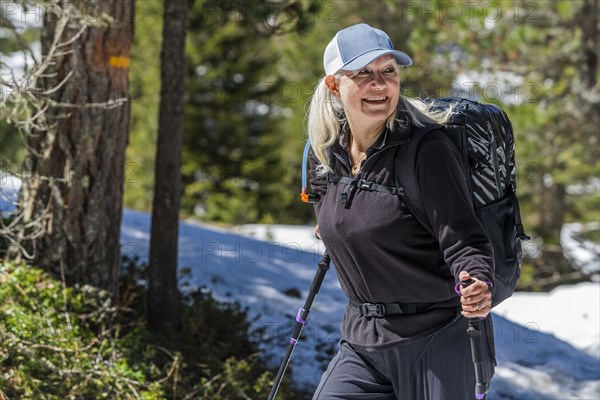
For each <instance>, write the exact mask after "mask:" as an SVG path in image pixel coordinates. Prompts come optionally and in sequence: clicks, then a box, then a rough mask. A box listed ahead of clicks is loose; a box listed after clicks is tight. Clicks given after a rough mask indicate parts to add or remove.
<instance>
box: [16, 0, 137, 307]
mask: <svg viewBox="0 0 600 400" xmlns="http://www.w3.org/2000/svg"><path fill="white" fill-rule="evenodd" d="M58 5H59V6H60V7H63V10H66V11H63V12H68V13H73V15H75V11H74V10H75V9H76V8H77V7H79V8H80V9H79V10H77V12H79V13H81V14H83V16H82V17H81V19H80V18H79V17H77V18H72V19H71V20H70V21H69V24H68V25H67V27H66V29H65V30H64V31H63V35H62V37H61V38H60V41H61V42H63V43H67V42H68V41H69V40H70V39H72V38H74V37H75V36H76V34H77V32H79V30H80V28H81V25H80V24H79V21H85V23H86V24H87V25H88V28H87V29H85V30H83V32H82V34H81V35H80V36H79V37H78V38H77V39H76V40H74V41H73V42H72V43H67V44H66V45H65V46H64V47H61V48H60V49H59V53H62V55H59V56H57V57H56V59H55V61H56V63H55V64H54V65H53V66H52V67H51V69H50V72H53V73H54V75H49V74H47V75H46V76H45V77H43V78H42V79H41V80H40V81H39V84H38V87H39V88H40V89H45V90H49V89H51V88H54V87H56V86H57V85H58V84H59V83H60V82H62V81H63V80H64V79H65V78H67V77H68V75H69V74H72V75H71V76H70V78H69V79H68V80H67V81H66V84H64V85H63V86H62V87H61V88H60V89H59V90H57V91H54V92H52V93H49V94H45V95H46V96H49V97H50V98H51V99H52V100H53V101H55V102H56V103H53V104H51V106H50V107H49V108H48V110H47V112H46V114H45V118H46V120H47V122H48V124H49V125H50V129H48V130H45V131H38V132H34V134H33V135H31V137H29V138H28V149H27V150H28V152H27V161H26V166H27V168H28V171H27V172H28V174H26V176H25V179H24V182H23V188H22V193H21V196H22V203H21V204H22V205H21V207H22V211H23V215H24V222H25V223H30V226H29V227H27V229H25V230H24V231H23V232H24V235H23V236H26V235H27V234H31V232H32V231H37V232H38V233H39V234H40V235H39V236H38V237H37V238H34V239H33V240H30V241H28V242H26V243H23V245H24V248H25V249H27V251H28V252H29V253H30V255H31V258H33V260H32V261H33V263H34V264H36V265H37V266H40V267H43V268H45V269H47V270H48V271H50V272H53V273H56V274H59V275H63V276H64V277H65V280H66V282H67V283H68V284H72V283H80V284H91V285H93V286H97V287H100V288H102V289H105V290H107V291H108V292H110V294H111V295H112V296H113V299H115V300H116V299H117V298H118V278H119V268H120V244H119V235H120V226H121V214H122V198H123V183H124V167H125V147H126V146H127V142H128V134H129V116H130V103H129V90H128V89H129V56H130V53H131V45H132V41H133V35H134V12H135V0H93V1H92V0H88V1H87V2H85V3H82V2H79V3H76V4H73V3H71V2H66V1H60V2H58ZM56 9H58V8H57V7H54V6H53V7H48V8H44V10H45V14H44V24H43V29H42V54H48V49H49V48H50V47H51V46H52V43H53V41H54V35H55V30H56V28H57V21H58V18H57V16H56V15H55V14H53V13H52V10H56ZM31 223H33V227H32V226H31Z"/></svg>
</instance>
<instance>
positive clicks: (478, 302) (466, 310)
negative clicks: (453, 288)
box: [459, 271, 492, 318]
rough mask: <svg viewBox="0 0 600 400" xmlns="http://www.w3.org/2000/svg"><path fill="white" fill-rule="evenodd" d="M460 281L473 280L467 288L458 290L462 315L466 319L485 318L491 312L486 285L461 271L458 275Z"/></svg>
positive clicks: (490, 296)
mask: <svg viewBox="0 0 600 400" xmlns="http://www.w3.org/2000/svg"><path fill="white" fill-rule="evenodd" d="M459 278H460V281H461V282H463V281H467V280H469V279H471V280H473V283H472V284H470V285H469V286H467V287H461V288H460V293H461V297H460V303H461V306H462V315H464V316H465V317H467V318H476V317H479V318H485V317H487V315H488V314H489V313H490V311H491V310H492V292H491V291H490V288H489V287H488V285H487V283H485V282H483V281H481V280H479V279H477V278H472V277H471V275H469V273H468V272H465V271H462V272H461V273H460V275H459Z"/></svg>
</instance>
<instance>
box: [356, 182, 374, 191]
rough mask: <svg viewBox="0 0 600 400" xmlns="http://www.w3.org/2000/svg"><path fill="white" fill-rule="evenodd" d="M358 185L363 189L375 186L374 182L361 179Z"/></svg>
mask: <svg viewBox="0 0 600 400" xmlns="http://www.w3.org/2000/svg"><path fill="white" fill-rule="evenodd" d="M358 187H359V188H360V189H362V190H371V189H372V188H373V182H371V181H366V180H364V179H361V180H359V181H358Z"/></svg>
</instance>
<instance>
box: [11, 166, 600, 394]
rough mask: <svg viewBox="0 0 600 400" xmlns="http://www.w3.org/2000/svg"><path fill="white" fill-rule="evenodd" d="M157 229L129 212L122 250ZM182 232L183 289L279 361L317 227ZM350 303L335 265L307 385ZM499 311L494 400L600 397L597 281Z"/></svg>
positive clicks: (312, 262)
mask: <svg viewBox="0 0 600 400" xmlns="http://www.w3.org/2000/svg"><path fill="white" fill-rule="evenodd" d="M0 177H1V178H2V179H1V180H0V182H1V183H2V186H3V193H4V195H6V194H8V195H9V196H13V199H14V198H15V196H16V194H17V193H18V190H19V184H18V183H19V182H18V180H17V179H16V178H13V177H9V176H7V175H6V174H4V175H0ZM0 201H1V202H0V209H1V210H2V211H4V212H6V211H9V212H10V211H11V210H12V208H11V204H12V200H11V201H6V200H4V199H2V200H0ZM149 232H150V216H149V215H148V214H146V213H142V212H138V211H133V210H124V213H123V221H122V229H121V248H122V251H123V253H124V254H127V255H129V256H134V255H137V256H139V258H140V260H141V261H146V260H147V254H148V245H149ZM179 235H180V237H179V269H180V286H181V289H182V291H187V290H190V289H192V288H198V287H204V290H210V291H212V293H213V295H214V297H215V298H217V299H218V300H221V301H225V302H235V301H237V302H239V303H240V304H241V305H242V306H243V307H248V310H249V316H250V317H251V320H252V327H253V328H255V331H254V333H253V337H254V338H256V339H257V340H258V341H259V342H260V343H261V348H262V350H263V352H264V354H265V356H267V357H268V358H269V359H270V363H271V365H272V366H273V368H277V367H278V366H279V364H280V362H281V358H282V357H283V355H284V354H285V350H286V349H287V346H288V342H289V337H290V334H291V331H292V329H293V327H294V324H295V315H296V312H297V310H298V308H299V307H301V306H302V305H303V304H304V300H305V299H306V296H307V293H308V289H309V288H310V285H311V282H312V279H313V276H314V274H315V272H316V268H317V263H318V261H319V260H320V257H321V255H322V252H323V250H324V247H323V245H322V243H321V242H320V241H318V240H317V239H316V238H315V237H314V233H313V227H311V226H277V225H270V226H264V225H246V226H241V227H237V228H235V229H232V230H227V229H222V228H216V227H213V226H209V225H206V224H199V223H192V222H185V221H182V222H181V223H180V233H179ZM588 247H589V246H588ZM573 254H574V256H573V257H577V254H578V253H577V251H574V252H573ZM594 261H595V260H593V259H592V260H591V262H594ZM581 262H583V261H581ZM290 289H296V290H298V291H300V293H301V295H300V297H299V298H298V297H293V296H290V295H286V294H285V292H288V291H289V290H290ZM288 293H289V294H293V291H289V292H288ZM345 306H346V300H345V297H344V295H343V294H342V292H341V289H340V285H339V283H338V281H337V277H336V275H335V271H334V270H333V267H332V268H331V269H330V271H329V272H328V273H327V275H326V277H325V280H324V282H323V285H322V287H321V290H320V293H319V294H318V295H317V296H316V299H315V301H314V303H313V306H312V309H311V313H310V316H309V319H308V322H307V324H306V325H305V327H304V330H303V332H302V336H301V338H300V342H299V343H298V345H297V346H296V349H295V351H294V353H293V356H292V360H291V363H290V367H289V370H288V373H291V374H292V376H293V379H294V381H295V382H296V384H297V385H299V386H300V387H306V388H308V389H311V388H314V387H315V386H316V385H317V383H318V381H319V379H320V375H321V374H322V372H323V370H324V369H325V368H326V366H327V363H328V361H329V359H330V358H331V356H332V354H333V353H334V352H335V351H336V349H337V342H338V340H339V338H340V322H341V318H342V314H343V311H344V308H345ZM493 314H494V315H493V320H494V337H495V340H496V352H497V360H498V367H497V369H496V376H495V377H494V379H493V380H492V387H491V391H490V395H489V399H490V400H492V399H519V400H520V399H556V400H559V399H560V400H563V399H600V286H599V284H598V283H596V282H593V283H589V282H586V283H580V284H576V285H570V286H561V287H558V288H556V289H554V290H552V291H551V292H550V293H515V295H514V296H513V297H512V298H510V299H508V300H506V301H505V302H504V303H502V304H500V305H499V306H498V307H496V308H495V309H494V313H493Z"/></svg>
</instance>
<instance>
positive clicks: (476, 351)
mask: <svg viewBox="0 0 600 400" xmlns="http://www.w3.org/2000/svg"><path fill="white" fill-rule="evenodd" d="M472 283H473V280H472V279H468V280H466V281H462V282H461V283H460V285H461V286H462V287H463V288H465V287H467V286H469V285H470V284H472ZM467 334H468V335H469V338H470V340H471V357H472V359H473V367H474V368H475V398H476V399H477V400H485V398H486V395H487V391H488V384H487V382H486V379H485V375H484V373H483V358H482V347H481V321H480V320H479V318H469V327H468V328H467Z"/></svg>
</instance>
